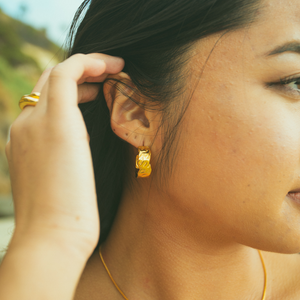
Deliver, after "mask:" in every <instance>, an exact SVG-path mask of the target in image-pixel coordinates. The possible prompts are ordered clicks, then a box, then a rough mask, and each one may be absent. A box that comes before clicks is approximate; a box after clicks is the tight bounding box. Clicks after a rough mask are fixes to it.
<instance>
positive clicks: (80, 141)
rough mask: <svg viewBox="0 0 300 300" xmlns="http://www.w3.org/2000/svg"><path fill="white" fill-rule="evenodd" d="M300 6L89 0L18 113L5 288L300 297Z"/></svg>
mask: <svg viewBox="0 0 300 300" xmlns="http://www.w3.org/2000/svg"><path fill="white" fill-rule="evenodd" d="M88 4H89V5H88ZM85 7H86V8H87V10H86V14H85V17H84V18H83V19H80V11H85V9H84V8H85ZM299 14H300V2H299V1H298V0H289V1H281V0H266V1H263V0H260V1H258V0H251V1H250V0H219V1H201V0H198V1H192V0H190V1H186V0H172V1H158V0H151V1H130V0H128V1H124V0H115V1H104V0H103V1H101V0H94V1H91V3H89V1H85V2H84V4H83V5H82V7H81V9H80V10H79V12H78V14H77V15H76V18H75V20H74V23H73V26H72V30H71V34H70V37H71V38H70V52H69V58H68V59H66V60H65V61H64V62H63V63H61V64H59V65H58V66H56V67H54V68H53V69H50V70H46V71H45V72H44V73H43V75H42V76H41V78H40V80H39V81H38V83H37V85H36V86H35V88H34V90H33V92H37V93H40V98H39V97H38V96H36V98H39V101H38V103H37V105H36V106H35V107H34V106H25V108H24V110H23V111H22V112H21V113H20V115H19V117H18V118H17V120H16V121H15V122H14V123H13V125H12V128H11V140H10V142H9V143H8V144H7V147H6V152H7V157H8V160H9V164H10V172H11V179H12V188H13V195H14V201H15V210H16V229H15V232H14V235H13V238H12V241H11V243H10V246H9V249H8V252H7V255H6V257H5V258H4V261H3V263H2V265H1V268H0V287H1V288H0V298H1V299H7V300H12V299H31V300H32V299H63V300H66V299H73V298H74V299H76V300H81V299H89V300H94V299H116V300H117V299H129V300H133V299H143V300H148V299H149V300H150V299H172V300H174V299H175V300H176V299H181V300H182V299H222V300H228V299H230V300H235V299H247V300H248V299H249V300H250V299H251V300H256V299H257V300H260V299H267V300H271V299H272V300H273V299H288V300H293V299H299V297H300V286H299V280H300V272H299V268H300V256H299V254H297V253H299V252H300V222H299V218H300V200H299V199H300V165H299V157H300V104H299V100H300V79H299V78H300V55H299V54H300V20H299V17H298V16H299ZM76 20H77V21H79V20H81V23H80V26H79V27H78V30H76V28H77V27H76V26H77V25H76V24H77V23H76ZM76 53H81V54H77V55H75V54H76ZM99 53H103V54H99ZM112 56H116V57H112ZM119 57H122V58H123V59H124V61H125V66H124V61H123V59H121V58H119ZM99 82H103V83H102V84H99ZM37 95H39V94H37ZM93 100H94V101H93ZM78 103H80V104H79V108H80V109H78ZM82 116H83V117H82ZM85 125H86V126H85ZM89 146H90V147H89ZM139 147H146V148H145V149H146V150H150V151H151V158H150V155H149V154H150V152H148V153H145V154H143V152H142V150H141V148H140V150H139V151H138V150H137V148H139ZM137 155H138V158H140V160H139V159H138V160H137V162H136V156H137ZM143 155H144V156H143ZM149 159H150V164H149ZM143 165H145V166H146V168H145V169H143ZM135 167H137V172H141V173H142V175H145V174H144V171H145V172H146V171H147V174H146V177H142V178H136V177H135V176H136V174H135ZM146 169H147V170H146ZM151 169H152V173H151V174H150V172H151ZM149 174H150V176H148V175H149ZM98 209H99V214H100V221H101V226H99V225H100V222H99V215H98ZM100 227H101V235H100V238H99V232H100ZM100 246H101V247H100Z"/></svg>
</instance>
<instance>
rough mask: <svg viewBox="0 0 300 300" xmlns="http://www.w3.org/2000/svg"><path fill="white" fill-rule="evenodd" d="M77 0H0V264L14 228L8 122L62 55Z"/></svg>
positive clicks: (9, 122)
mask: <svg viewBox="0 0 300 300" xmlns="http://www.w3.org/2000/svg"><path fill="white" fill-rule="evenodd" d="M82 2H83V0H51V1H45V0H44V1H43V0H25V1H24V0H23V1H22V0H9V1H8V0H0V262H1V260H2V258H3V256H4V254H5V251H6V248H7V245H8V243H9V241H10V238H11V236H12V233H13V230H14V207H13V201H12V194H11V184H10V178H9V169H8V164H7V160H6V156H5V145H6V142H7V136H8V130H9V127H10V125H11V124H12V123H13V121H14V120H15V119H16V117H17V116H18V115H19V113H20V112H21V110H20V108H19V106H18V102H19V100H20V98H21V96H22V95H24V94H30V92H31V91H32V89H33V87H34V85H35V83H36V82H37V80H38V78H39V77H40V75H41V73H42V72H43V71H44V70H45V69H47V68H49V67H52V66H54V65H56V64H57V63H59V62H60V61H62V59H63V57H64V51H65V47H64V42H65V39H66V36H67V33H68V29H69V27H70V25H71V21H72V19H73V16H74V14H75V12H76V10H77V8H78V7H79V6H80V4H81V3H82Z"/></svg>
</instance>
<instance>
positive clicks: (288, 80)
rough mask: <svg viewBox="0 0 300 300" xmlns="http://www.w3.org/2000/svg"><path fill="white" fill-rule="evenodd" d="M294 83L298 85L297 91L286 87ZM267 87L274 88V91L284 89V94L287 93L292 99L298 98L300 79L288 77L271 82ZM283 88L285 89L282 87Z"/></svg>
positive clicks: (299, 96)
mask: <svg viewBox="0 0 300 300" xmlns="http://www.w3.org/2000/svg"><path fill="white" fill-rule="evenodd" d="M293 82H294V83H296V85H299V89H293V88H291V87H287V85H288V84H291V83H293ZM268 86H269V87H275V88H276V89H280V90H281V92H282V89H284V91H283V92H284V93H287V94H288V95H289V96H290V97H292V98H297V99H299V98H300V77H288V78H284V79H280V81H278V82H272V83H269V84H268ZM284 86H285V87H284Z"/></svg>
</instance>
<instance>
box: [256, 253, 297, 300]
mask: <svg viewBox="0 0 300 300" xmlns="http://www.w3.org/2000/svg"><path fill="white" fill-rule="evenodd" d="M261 252H262V255H263V257H264V260H265V265H266V269H267V277H268V279H267V300H268V299H270V300H273V299H274V300H275V299H281V300H299V299H300V254H281V253H272V252H266V251H261ZM268 295H269V297H268ZM271 295H272V296H271ZM270 296H271V297H270Z"/></svg>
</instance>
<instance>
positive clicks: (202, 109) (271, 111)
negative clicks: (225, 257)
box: [173, 84, 300, 226]
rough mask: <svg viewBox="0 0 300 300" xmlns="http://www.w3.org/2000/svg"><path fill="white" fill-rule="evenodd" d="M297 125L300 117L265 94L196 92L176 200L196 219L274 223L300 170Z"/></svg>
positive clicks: (223, 90)
mask: <svg viewBox="0 0 300 300" xmlns="http://www.w3.org/2000/svg"><path fill="white" fill-rule="evenodd" d="M210 91H213V93H211V92H210ZM203 95H205V97H203ZM261 99H264V100H261ZM297 119H300V118H299V112H298V113H297V114H294V113H293V112H291V110H290V109H289V107H287V106H284V104H283V102H279V101H278V102H275V101H274V99H271V98H270V97H269V98H268V93H266V91H265V90H264V89H259V88H256V89H255V88H254V89H252V91H251V93H250V92H247V93H246V94H245V92H244V90H239V89H238V87H236V88H234V87H233V86H231V85H230V84H228V85H226V86H225V85H224V86H222V85H220V86H219V88H218V89H217V90H216V88H215V86H214V88H213V87H209V85H206V89H201V91H196V92H195V94H194V96H193V99H192V100H191V103H190V106H189V108H188V111H187V114H186V117H185V120H184V121H183V124H182V126H183V130H184V135H183V137H182V139H181V141H180V143H181V144H182V145H183V149H182V150H183V151H181V153H180V155H179V156H178V166H177V167H178V169H177V172H175V174H176V175H175V177H174V180H175V182H174V186H173V188H174V195H181V196H182V197H181V201H182V200H183V202H184V205H185V206H191V207H193V209H194V210H196V211H197V212H198V213H199V214H203V213H204V214H205V213H208V215H209V214H210V215H212V216H213V217H214V218H216V217H217V218H218V219H219V220H226V222H227V221H228V220H229V219H230V220H231V221H232V222H235V223H236V224H237V226H239V225H240V224H241V223H243V222H244V223H245V222H246V220H247V218H248V219H249V216H251V222H256V224H259V221H260V220H261V218H262V212H264V214H268V215H269V216H270V220H271V219H273V220H276V218H278V216H279V215H280V213H281V210H282V206H283V205H285V204H284V199H285V196H286V194H287V192H288V191H289V190H291V189H292V188H293V184H295V177H297V174H298V172H299V149H300V140H299V137H300V134H299V130H298V128H300V124H299V122H298V120H297ZM297 122H298V123H297ZM298 125H299V126H298ZM179 170H180V171H179Z"/></svg>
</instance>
